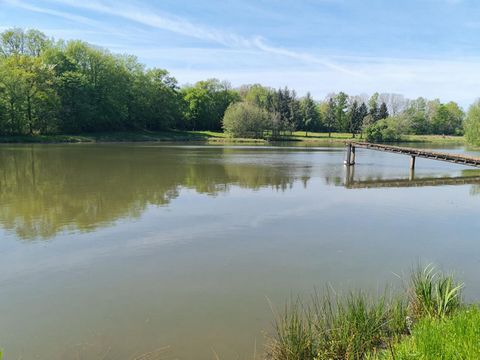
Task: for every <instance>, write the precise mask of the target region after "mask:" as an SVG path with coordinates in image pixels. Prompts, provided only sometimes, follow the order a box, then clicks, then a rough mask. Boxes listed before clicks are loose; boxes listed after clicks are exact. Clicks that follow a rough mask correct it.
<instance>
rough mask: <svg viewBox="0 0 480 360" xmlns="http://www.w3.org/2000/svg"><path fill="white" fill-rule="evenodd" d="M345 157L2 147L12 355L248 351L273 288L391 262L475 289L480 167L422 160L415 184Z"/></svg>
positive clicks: (233, 355)
mask: <svg viewBox="0 0 480 360" xmlns="http://www.w3.org/2000/svg"><path fill="white" fill-rule="evenodd" d="M437 150H442V151H449V152H465V151H466V150H465V149H463V148H462V147H450V148H437ZM471 153H472V154H475V152H471ZM476 155H478V156H480V154H479V153H477V154H476ZM344 156H345V154H344V148H343V147H335V146H330V147H294V146H292V145H291V144H290V145H288V146H276V147H275V146H201V145H199V146H193V145H183V146H182V145H160V144H121V145H120V144H119V145H117V144H105V145H85V144H83V145H75V144H69V145H34V146H32V145H18V146H12V145H1V146H0V254H1V260H0V348H3V349H4V351H5V354H6V359H7V360H10V359H22V360H28V359H49V360H56V359H89V360H90V359H93V360H95V359H133V358H135V356H138V355H140V354H142V353H146V352H149V351H153V350H155V349H158V348H162V347H164V346H168V348H167V349H165V350H164V352H163V355H162V356H163V357H162V358H164V359H196V360H204V359H213V358H214V357H215V356H214V354H215V353H216V354H218V356H219V358H220V359H252V358H253V353H254V348H255V344H256V347H257V353H260V352H261V350H262V345H263V343H264V331H265V330H266V331H269V330H270V329H271V320H272V318H273V316H272V312H271V309H270V305H269V300H270V301H271V302H273V303H274V304H276V305H277V306H279V307H282V305H283V303H284V301H285V300H286V299H288V297H289V296H290V295H292V294H297V293H305V294H308V293H310V292H311V291H312V290H313V289H314V287H319V288H320V289H321V288H322V287H323V286H325V284H331V285H332V286H333V287H334V288H335V289H352V288H360V287H365V288H368V289H371V290H372V291H377V290H378V289H382V288H383V286H384V284H385V283H386V282H391V283H392V284H394V285H395V286H397V285H398V286H399V287H401V281H400V280H399V279H398V277H397V276H396V274H402V273H403V274H405V273H407V272H408V271H409V269H410V268H411V267H412V266H413V265H415V264H417V263H419V262H420V263H429V262H434V263H436V264H438V265H440V266H441V267H442V268H444V269H447V270H455V271H456V273H457V274H458V276H459V277H460V278H461V279H462V280H463V281H464V282H465V284H466V294H465V295H466V297H467V299H479V298H480V282H479V281H478V279H479V275H480V239H479V235H478V234H480V221H479V215H480V172H479V171H478V170H475V169H470V168H466V167H462V166H459V165H455V164H449V163H442V162H438V161H431V160H423V159H418V160H417V169H416V172H415V180H414V182H409V177H410V174H409V158H408V157H406V156H402V155H394V154H388V153H381V152H375V151H369V150H361V149H360V150H357V165H356V166H355V169H354V171H353V172H352V171H350V172H349V173H347V170H346V168H345V167H344V166H343V164H342V163H343V159H344ZM457 177H462V178H464V179H452V178H457ZM475 177H478V178H477V179H475ZM432 178H435V179H433V180H432ZM445 178H446V179H445ZM425 179H427V180H425ZM422 182H423V185H428V186H416V187H407V186H408V185H413V184H415V185H422ZM460 182H465V183H466V184H458V183H460ZM449 183H457V185H452V184H449ZM365 187H368V188H365Z"/></svg>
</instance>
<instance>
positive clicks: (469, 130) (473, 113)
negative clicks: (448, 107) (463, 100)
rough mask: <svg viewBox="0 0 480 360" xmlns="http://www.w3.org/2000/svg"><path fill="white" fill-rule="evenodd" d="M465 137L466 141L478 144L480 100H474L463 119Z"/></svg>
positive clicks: (479, 141)
mask: <svg viewBox="0 0 480 360" xmlns="http://www.w3.org/2000/svg"><path fill="white" fill-rule="evenodd" d="M465 137H466V139H467V141H468V143H470V144H472V145H476V146H480V100H477V101H476V102H474V103H473V104H472V105H471V106H470V108H469V109H468V112H467V117H466V119H465Z"/></svg>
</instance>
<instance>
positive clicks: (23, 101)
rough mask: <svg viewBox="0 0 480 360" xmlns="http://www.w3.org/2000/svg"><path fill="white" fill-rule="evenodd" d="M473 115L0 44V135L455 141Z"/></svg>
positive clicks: (431, 104) (95, 51)
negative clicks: (193, 77)
mask: <svg viewBox="0 0 480 360" xmlns="http://www.w3.org/2000/svg"><path fill="white" fill-rule="evenodd" d="M472 106H475V104H474V105H472ZM476 113H477V112H475V111H469V113H468V114H467V116H466V114H465V113H464V112H463V110H462V109H461V108H460V106H459V105H458V104H457V103H455V102H449V103H442V102H440V101H439V100H438V99H437V100H428V99H425V98H422V97H420V98H417V99H414V100H409V99H406V98H405V97H403V96H402V95H398V94H379V93H375V94H373V95H372V96H370V97H369V96H367V95H356V96H350V95H347V94H346V93H344V92H340V93H336V94H335V93H334V94H329V95H328V96H327V97H326V98H325V99H323V100H321V101H316V100H314V99H313V98H312V96H311V95H310V94H309V93H308V94H307V95H306V96H303V97H298V96H297V94H296V92H295V91H294V90H290V89H288V88H283V89H272V88H269V87H264V86H262V85H258V84H255V85H244V86H241V87H239V88H233V87H232V86H231V85H230V84H229V83H228V82H226V81H220V80H217V79H209V80H205V81H200V82H197V83H196V84H194V85H186V86H179V84H178V82H177V80H176V79H175V78H174V77H173V76H171V75H170V74H169V73H168V71H166V70H164V69H158V68H152V69H148V68H146V67H145V66H144V65H142V64H141V63H139V62H138V60H137V59H136V58H135V57H134V56H130V55H117V54H112V53H110V52H109V51H107V50H105V49H101V48H98V47H95V46H92V45H90V44H87V43H85V42H82V41H78V40H72V41H68V42H65V41H61V40H60V41H55V40H54V39H51V38H48V37H47V36H46V35H45V34H43V33H42V32H40V31H37V30H23V29H18V28H15V29H10V30H6V31H4V32H3V33H1V34H0V134H2V135H15V134H31V135H33V134H56V133H70V134H75V133H86V132H102V131H123V130H129V131H130V130H132V131H135V130H167V129H181V130H212V131H221V130H222V129H223V130H224V131H226V132H228V133H230V134H231V135H232V136H241V137H273V138H275V137H279V136H282V135H284V134H291V133H292V132H293V131H304V132H305V133H306V135H308V133H309V132H316V131H324V132H328V133H332V132H347V133H351V134H352V135H353V136H355V135H356V134H359V133H366V134H367V136H370V137H371V138H372V139H374V140H388V139H389V136H390V137H391V136H392V134H396V133H409V134H441V135H462V134H463V131H464V123H466V124H471V123H474V124H476V122H480V119H478V120H475V121H472V119H471V117H472V116H476ZM477 117H478V116H477ZM466 118H467V120H466V121H465V119H466ZM479 128H480V126H479ZM469 133H472V132H469ZM479 137H480V136H479Z"/></svg>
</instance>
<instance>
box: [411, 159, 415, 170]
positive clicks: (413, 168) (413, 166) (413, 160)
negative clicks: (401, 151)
mask: <svg viewBox="0 0 480 360" xmlns="http://www.w3.org/2000/svg"><path fill="white" fill-rule="evenodd" d="M415 159H416V158H415V156H412V157H411V158H410V170H415Z"/></svg>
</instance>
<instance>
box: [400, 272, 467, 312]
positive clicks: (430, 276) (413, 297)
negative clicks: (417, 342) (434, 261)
mask: <svg viewBox="0 0 480 360" xmlns="http://www.w3.org/2000/svg"><path fill="white" fill-rule="evenodd" d="M462 288H463V284H459V283H456V282H455V280H454V278H453V276H451V275H444V274H442V273H440V272H438V271H436V270H435V267H434V266H432V265H428V266H427V267H425V268H424V269H423V270H422V269H419V268H418V269H417V270H415V271H414V272H413V274H412V287H411V290H410V292H411V294H410V308H411V309H410V310H411V312H412V315H414V316H415V317H416V318H422V317H426V316H428V317H437V318H443V317H445V316H448V315H450V314H451V313H453V312H454V311H456V310H457V309H458V308H459V307H460V304H461V296H462Z"/></svg>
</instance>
